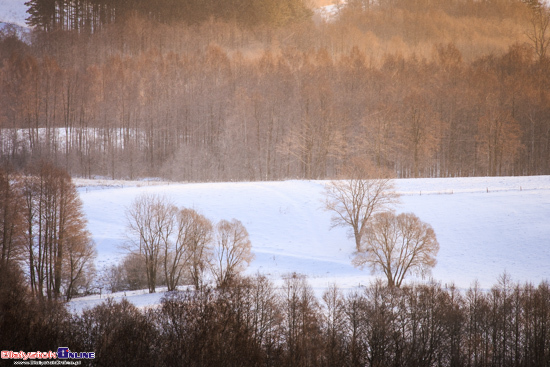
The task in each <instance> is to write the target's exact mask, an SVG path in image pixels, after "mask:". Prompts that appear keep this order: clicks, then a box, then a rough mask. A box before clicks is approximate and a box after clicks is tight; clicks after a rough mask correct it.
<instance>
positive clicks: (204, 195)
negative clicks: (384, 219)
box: [75, 176, 550, 305]
mask: <svg viewBox="0 0 550 367" xmlns="http://www.w3.org/2000/svg"><path fill="white" fill-rule="evenodd" d="M325 183H326V182H321V181H283V182H246V183H202V184H173V183H172V184H169V183H159V182H123V181H119V182H113V181H87V180H77V184H78V186H79V191H80V194H81V198H82V200H83V203H84V210H85V212H86V215H87V217H88V220H89V229H90V231H91V232H92V235H93V238H94V240H95V242H96V244H97V250H98V259H97V264H96V265H97V268H98V269H101V268H103V267H104V266H106V265H109V264H111V263H115V262H117V261H119V259H120V258H121V257H122V256H123V254H122V251H121V250H120V249H119V247H118V246H119V245H120V244H122V243H123V242H124V241H125V239H126V237H125V225H126V219H125V210H126V208H127V207H128V206H129V205H130V203H131V202H132V200H133V199H134V198H135V197H136V195H138V194H140V193H143V192H149V193H156V194H162V195H165V196H167V197H168V198H170V199H171V200H173V202H174V203H175V204H176V205H178V206H180V207H191V208H194V209H196V210H198V211H199V212H201V213H202V214H204V215H205V216H207V217H209V218H210V219H211V220H213V221H218V220H220V219H223V218H226V219H231V218H237V219H239V220H240V221H242V222H243V224H244V225H245V226H246V228H247V229H248V231H249V233H250V238H251V241H252V245H253V251H254V253H255V255H256V259H255V260H254V261H253V263H252V264H251V266H250V267H249V269H248V270H247V273H248V274H254V273H257V272H260V273H262V274H265V275H268V276H269V277H270V278H272V279H273V280H275V281H276V282H279V281H280V279H281V276H282V275H284V274H287V273H289V272H299V273H303V274H306V275H307V276H308V278H309V282H310V283H311V284H312V285H313V287H314V288H315V289H316V290H317V291H318V292H321V291H322V289H324V288H325V287H326V286H327V285H329V284H331V283H337V284H339V285H340V286H341V287H343V288H352V287H355V286H358V285H359V284H367V283H368V282H370V281H371V280H372V279H373V278H374V277H376V276H378V277H380V276H381V275H380V274H378V275H375V276H372V275H371V274H370V272H369V271H368V270H364V271H362V270H359V269H356V268H354V267H353V266H352V265H351V264H350V259H351V255H352V253H353V251H354V242H353V240H352V239H349V238H348V237H347V235H346V229H345V228H335V229H332V230H331V229H330V217H331V214H330V213H329V212H326V211H324V210H323V204H322V200H323V191H324V184H325ZM396 186H397V190H398V191H399V192H401V193H402V197H401V204H400V205H398V206H397V207H396V210H397V211H398V212H413V213H415V214H416V215H417V216H419V217H420V218H421V219H422V220H423V221H425V222H428V223H430V224H431V225H432V226H433V228H434V229H435V232H436V234H437V237H438V240H439V243H440V247H441V248H440V252H439V255H438V264H437V265H436V267H435V268H434V270H433V272H432V276H433V278H434V279H435V280H438V281H441V282H442V283H443V284H450V283H455V284H456V285H457V286H458V287H461V288H467V287H469V286H470V285H471V284H472V282H473V281H475V280H478V281H479V283H480V285H481V286H482V287H485V288H489V287H491V286H492V285H494V284H495V283H496V282H497V279H498V277H499V275H501V274H502V273H503V272H504V271H506V272H507V273H509V274H510V275H511V276H512V278H513V279H514V280H516V281H519V282H527V281H531V282H534V283H539V282H540V281H542V280H544V279H550V176H537V177H506V178H502V177H497V178H446V179H408V180H396ZM411 279H412V278H411ZM119 296H120V295H119ZM128 296H129V295H128ZM140 297H142V298H143V297H144V296H143V295H142V296H140ZM96 298H97V297H96ZM158 298H159V297H158V296H157V297H156V298H153V299H156V300H157V301H158ZM130 299H131V298H130ZM136 300H137V299H136ZM75 302H86V301H85V300H81V301H75ZM136 302H137V303H138V304H140V305H143V303H147V301H143V300H141V301H136Z"/></svg>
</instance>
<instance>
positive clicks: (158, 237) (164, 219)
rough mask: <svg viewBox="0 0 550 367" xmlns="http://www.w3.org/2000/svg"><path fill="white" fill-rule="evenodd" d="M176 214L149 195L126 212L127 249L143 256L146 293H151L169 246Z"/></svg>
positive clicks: (161, 199)
mask: <svg viewBox="0 0 550 367" xmlns="http://www.w3.org/2000/svg"><path fill="white" fill-rule="evenodd" d="M176 212H177V208H176V207H175V206H174V205H173V204H172V203H170V202H169V201H168V200H167V199H166V198H164V197H162V196H158V195H151V194H142V195H140V196H138V197H137V198H136V199H135V200H134V202H133V203H132V205H131V206H130V208H129V209H128V210H127V211H126V218H127V220H128V230H129V232H130V236H131V240H130V243H129V245H128V249H129V250H130V251H132V252H134V253H139V254H141V255H143V257H144V259H145V267H146V269H147V284H148V287H149V292H150V293H154V292H155V287H156V283H157V272H158V269H159V263H160V261H161V260H162V255H163V250H165V251H166V248H167V247H168V246H169V244H168V242H169V241H170V236H171V235H172V232H173V230H174V216H175V214H176ZM164 254H166V252H165V253H164Z"/></svg>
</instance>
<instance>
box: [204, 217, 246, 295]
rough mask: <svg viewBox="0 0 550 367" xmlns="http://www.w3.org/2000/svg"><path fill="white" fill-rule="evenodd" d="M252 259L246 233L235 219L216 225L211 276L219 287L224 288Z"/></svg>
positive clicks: (222, 221)
mask: <svg viewBox="0 0 550 367" xmlns="http://www.w3.org/2000/svg"><path fill="white" fill-rule="evenodd" d="M253 259H254V254H253V253H252V245H251V243H250V239H249V238H248V232H247V230H246V228H245V227H244V226H243V224H242V223H241V222H240V221H238V220H237V219H233V220H232V221H231V222H229V221H227V220H225V219H224V220H221V221H220V222H219V223H218V224H217V225H216V247H215V249H214V259H213V262H212V274H213V275H214V278H215V279H216V283H217V285H218V286H219V287H221V286H225V285H227V284H229V283H230V282H231V280H232V279H233V278H234V277H235V276H236V275H238V274H239V273H240V272H242V271H243V270H244V269H245V268H246V266H248V264H250V262H251V261H252V260H253Z"/></svg>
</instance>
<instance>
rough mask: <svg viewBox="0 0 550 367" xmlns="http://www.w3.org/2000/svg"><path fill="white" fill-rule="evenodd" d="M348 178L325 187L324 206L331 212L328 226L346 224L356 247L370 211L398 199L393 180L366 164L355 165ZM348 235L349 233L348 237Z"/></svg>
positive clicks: (386, 208)
mask: <svg viewBox="0 0 550 367" xmlns="http://www.w3.org/2000/svg"><path fill="white" fill-rule="evenodd" d="M349 174H350V176H349V177H351V178H350V179H348V180H341V181H331V182H330V183H329V184H328V185H326V186H325V195H326V200H325V209H326V210H329V211H331V212H333V217H332V226H333V227H336V226H344V227H347V226H350V227H351V231H352V233H353V237H354V238H355V245H356V248H357V250H359V248H360V245H361V237H362V236H363V233H364V231H365V227H366V225H367V223H368V221H369V219H370V218H371V217H372V215H373V214H375V213H378V212H382V211H385V210H390V209H391V208H392V206H393V205H394V204H396V203H397V202H398V200H399V195H398V194H397V193H396V192H395V191H394V184H393V180H392V179H390V178H387V176H385V175H384V174H383V173H382V171H380V170H374V169H373V168H372V167H370V166H366V165H364V164H362V165H359V164H358V165H356V166H355V168H354V169H353V170H352V171H349ZM350 237H351V236H350Z"/></svg>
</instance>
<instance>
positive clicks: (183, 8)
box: [25, 0, 311, 32]
mask: <svg viewBox="0 0 550 367" xmlns="http://www.w3.org/2000/svg"><path fill="white" fill-rule="evenodd" d="M25 4H26V5H27V6H28V7H29V10H28V13H29V14H30V17H29V18H28V24H29V25H30V26H32V27H36V28H38V29H42V30H60V29H61V30H78V31H84V32H86V31H87V32H91V31H96V30H98V29H100V28H101V27H102V26H104V25H106V24H113V23H120V22H122V21H124V20H125V19H127V18H128V17H130V16H132V15H138V16H142V17H144V18H147V19H150V20H156V21H159V22H163V23H173V22H186V23H188V24H196V23H201V22H204V21H205V20H208V19H209V18H217V19H223V20H226V21H236V22H237V23H239V24H241V25H247V26H252V25H258V24H269V25H282V24H286V23H288V22H291V21H295V20H300V19H304V18H306V17H309V16H311V10H310V9H309V8H308V7H306V5H305V4H304V2H303V0H224V1H218V0H155V1H149V0H30V1H28V2H27V3H25Z"/></svg>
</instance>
